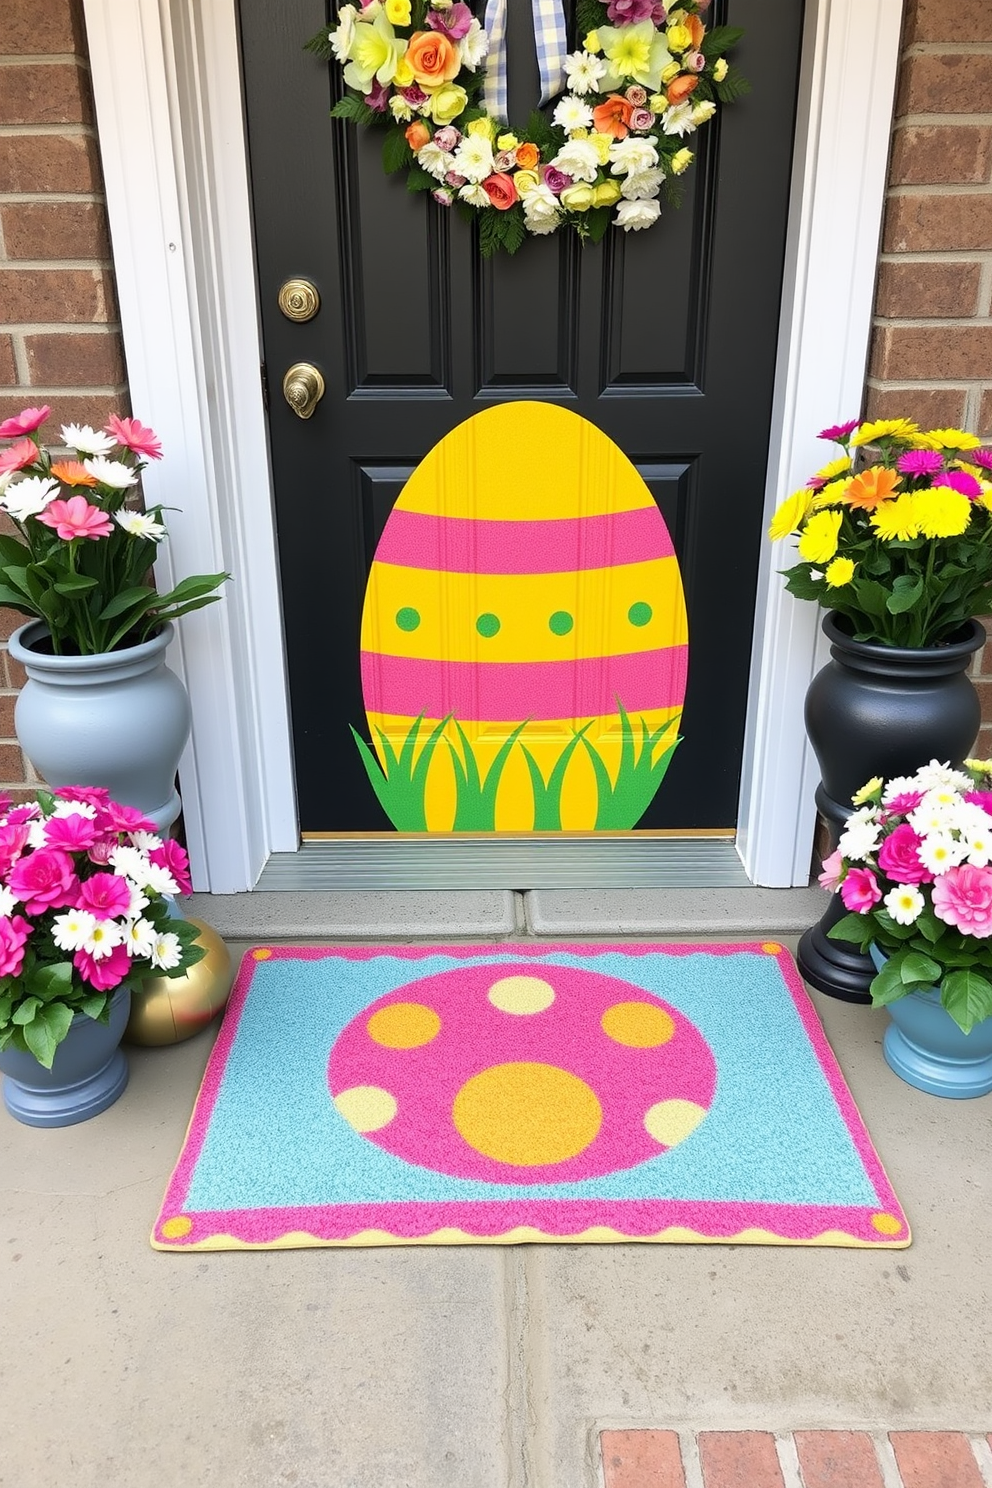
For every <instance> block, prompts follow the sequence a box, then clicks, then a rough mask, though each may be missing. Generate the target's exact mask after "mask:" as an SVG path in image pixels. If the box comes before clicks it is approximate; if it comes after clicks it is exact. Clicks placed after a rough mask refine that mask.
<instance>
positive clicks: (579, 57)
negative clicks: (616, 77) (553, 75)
mask: <svg viewBox="0 0 992 1488" xmlns="http://www.w3.org/2000/svg"><path fill="white" fill-rule="evenodd" d="M605 75H606V63H605V62H603V61H602V60H601V59H600V58H599V57H594V56H593V55H592V53H591V52H570V53H569V55H568V56H567V57H566V58H565V77H566V78H567V80H568V87H569V90H570V92H572V93H598V92H599V84H600V82H601V81H602V79H603V78H604V77H605Z"/></svg>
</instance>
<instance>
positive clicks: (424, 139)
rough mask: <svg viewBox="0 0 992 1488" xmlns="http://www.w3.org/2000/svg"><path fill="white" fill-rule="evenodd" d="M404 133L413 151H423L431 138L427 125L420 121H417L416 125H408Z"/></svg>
mask: <svg viewBox="0 0 992 1488" xmlns="http://www.w3.org/2000/svg"><path fill="white" fill-rule="evenodd" d="M403 133H404V135H405V136H406V142H407V144H408V145H409V146H410V149H411V150H422V149H423V148H424V146H425V145H426V144H427V143H428V141H429V140H430V137H431V132H430V130H429V129H428V128H427V125H426V124H425V123H423V121H422V120H420V119H416V120H415V121H414V123H412V124H408V125H407V127H406V128H405V129H404V131H403Z"/></svg>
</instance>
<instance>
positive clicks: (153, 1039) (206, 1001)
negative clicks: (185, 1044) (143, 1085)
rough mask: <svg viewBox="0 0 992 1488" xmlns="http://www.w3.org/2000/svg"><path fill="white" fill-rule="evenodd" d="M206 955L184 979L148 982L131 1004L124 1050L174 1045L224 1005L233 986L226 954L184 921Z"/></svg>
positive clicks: (211, 936) (215, 938)
mask: <svg viewBox="0 0 992 1488" xmlns="http://www.w3.org/2000/svg"><path fill="white" fill-rule="evenodd" d="M189 923H190V924H191V925H195V926H196V928H197V930H198V931H199V932H200V944H201V945H202V946H203V947H204V949H205V950H206V953H207V954H206V955H205V956H204V958H203V960H202V961H198V962H197V963H196V965H195V966H191V967H190V969H189V971H187V973H186V975H185V976H181V977H166V976H161V977H149V979H148V980H147V981H146V982H144V983H143V984H142V986H141V989H140V990H139V991H136V992H135V993H134V995H133V996H132V998H131V1016H130V1018H129V1020H128V1025H127V1032H126V1033H125V1035H124V1037H125V1039H126V1040H127V1042H128V1043H130V1044H149V1045H151V1044H180V1043H182V1041H183V1039H188V1038H192V1036H193V1034H194V1033H199V1032H200V1029H201V1028H205V1027H206V1026H207V1024H208V1023H209V1022H210V1020H211V1018H215V1017H216V1016H217V1014H218V1013H219V1012H220V1010H221V1008H222V1007H223V1006H224V1004H225V1003H226V1002H227V999H228V997H229V996H230V992H231V983H232V982H233V980H234V965H233V962H232V960H231V953H230V951H229V950H228V948H227V946H226V945H225V944H224V942H223V941H222V940H221V938H220V936H219V935H218V934H217V931H216V930H214V929H212V928H211V926H210V925H207V924H205V923H204V921H203V920H195V919H193V918H192V917H190V919H189Z"/></svg>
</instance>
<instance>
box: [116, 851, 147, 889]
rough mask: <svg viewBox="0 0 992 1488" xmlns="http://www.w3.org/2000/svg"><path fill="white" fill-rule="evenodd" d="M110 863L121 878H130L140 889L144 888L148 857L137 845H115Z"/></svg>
mask: <svg viewBox="0 0 992 1488" xmlns="http://www.w3.org/2000/svg"><path fill="white" fill-rule="evenodd" d="M110 865H111V867H112V868H113V870H114V872H115V873H119V874H120V876H121V878H127V879H130V881H131V882H132V883H133V884H136V885H137V886H138V888H139V889H140V888H144V885H145V881H146V875H147V873H148V859H147V858H146V857H145V855H144V853H143V852H139V851H138V849H137V848H136V847H115V848H114V850H113V852H112V853H111V854H110Z"/></svg>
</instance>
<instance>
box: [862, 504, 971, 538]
mask: <svg viewBox="0 0 992 1488" xmlns="http://www.w3.org/2000/svg"><path fill="white" fill-rule="evenodd" d="M965 500H967V497H965ZM870 520H871V525H872V526H873V527H874V529H875V531H876V532H877V533H878V535H879V537H880V538H881V539H882V541H883V542H892V541H893V540H895V539H897V538H898V540H899V541H900V542H909V540H910V539H911V538H914V537H919V535H920V524H919V521H918V519H917V515H916V506H915V505H914V502H913V496H912V493H911V492H904V493H903V495H902V496H897V497H896V498H895V500H894V501H883V502H882V504H881V506H876V508H875V510H874V511H873V512H872V514H871V518H870Z"/></svg>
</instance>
